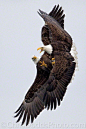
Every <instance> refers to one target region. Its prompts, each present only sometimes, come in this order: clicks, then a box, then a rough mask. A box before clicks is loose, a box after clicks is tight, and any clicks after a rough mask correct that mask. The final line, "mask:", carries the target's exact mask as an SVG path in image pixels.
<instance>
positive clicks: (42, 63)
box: [39, 61, 47, 67]
mask: <svg viewBox="0 0 86 129" xmlns="http://www.w3.org/2000/svg"><path fill="white" fill-rule="evenodd" d="M39 63H41V65H40V66H45V67H47V64H45V62H44V61H43V62H41V61H40V62H39Z"/></svg>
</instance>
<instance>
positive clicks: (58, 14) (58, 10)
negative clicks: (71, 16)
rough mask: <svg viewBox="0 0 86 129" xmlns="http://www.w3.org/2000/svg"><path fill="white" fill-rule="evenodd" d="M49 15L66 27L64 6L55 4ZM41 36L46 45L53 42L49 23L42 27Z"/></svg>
mask: <svg viewBox="0 0 86 129" xmlns="http://www.w3.org/2000/svg"><path fill="white" fill-rule="evenodd" d="M48 15H49V16H51V17H53V18H54V19H55V20H56V21H57V22H58V23H59V25H60V26H61V27H62V28H63V29H64V17H65V14H63V10H62V7H59V5H58V6H56V5H55V6H54V8H53V9H52V11H51V12H50V13H49V14H48ZM41 38H42V42H43V44H44V45H48V44H50V43H51V39H50V32H49V27H48V25H44V26H43V27H42V32H41Z"/></svg>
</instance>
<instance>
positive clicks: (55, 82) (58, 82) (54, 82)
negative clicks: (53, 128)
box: [43, 55, 76, 110]
mask: <svg viewBox="0 0 86 129" xmlns="http://www.w3.org/2000/svg"><path fill="white" fill-rule="evenodd" d="M56 56H58V55H56ZM58 57H59V58H57V59H58V60H57V59H56V57H55V59H56V63H55V65H54V67H53V69H52V71H51V74H50V76H49V79H48V80H47V83H45V84H44V87H45V88H46V93H45V96H44V98H43V100H44V103H45V107H46V108H47V109H51V110H52V109H53V108H54V109H55V108H56V106H57V104H56V102H57V101H58V106H59V105H60V102H61V101H62V100H63V97H64V94H65V92H66V90H67V86H68V84H69V83H70V81H71V78H72V75H73V73H74V70H75V65H76V63H75V62H71V61H70V60H67V59H65V58H64V56H63V57H61V56H60V55H59V56H58ZM69 62H70V63H69Z"/></svg>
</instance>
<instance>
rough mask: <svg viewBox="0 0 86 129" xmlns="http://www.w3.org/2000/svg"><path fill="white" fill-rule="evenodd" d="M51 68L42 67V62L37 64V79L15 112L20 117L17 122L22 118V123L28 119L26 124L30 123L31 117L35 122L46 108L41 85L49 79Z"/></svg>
mask: <svg viewBox="0 0 86 129" xmlns="http://www.w3.org/2000/svg"><path fill="white" fill-rule="evenodd" d="M49 74H50V72H49V69H47V68H45V67H40V64H39V63H38V64H37V76H36V79H35V81H34V83H33V85H32V86H31V88H30V89H29V90H28V92H27V94H26V96H25V99H24V101H23V102H22V104H21V105H20V107H19V108H18V110H17V111H16V112H15V113H16V115H15V117H18V120H17V122H19V121H20V119H21V118H22V117H23V119H22V125H23V124H24V122H25V121H26V126H27V125H28V124H29V120H30V118H31V122H33V120H34V118H36V117H37V116H38V115H39V113H40V112H41V111H42V110H43V109H44V103H43V97H44V93H43V92H42V89H41V91H40V88H41V86H42V85H43V84H44V83H45V82H46V81H47V79H48V77H49Z"/></svg>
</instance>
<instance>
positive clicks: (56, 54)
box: [15, 5, 76, 126]
mask: <svg viewBox="0 0 86 129" xmlns="http://www.w3.org/2000/svg"><path fill="white" fill-rule="evenodd" d="M38 14H39V15H40V16H41V17H42V18H43V20H44V21H45V25H44V26H43V27H42V32H41V37H42V42H43V44H44V46H42V47H39V48H38V49H37V50H41V51H40V52H42V51H44V54H43V55H42V57H41V58H37V57H36V56H34V57H32V60H33V61H34V63H35V64H36V68H37V75H36V78H35V81H34V83H33V84H32V86H31V87H30V89H29V90H28V91H27V93H26V95H25V98H24V100H23V102H22V104H21V105H20V107H19V108H18V109H17V111H16V112H15V113H16V115H15V117H18V120H17V122H19V121H20V119H21V118H22V116H23V119H22V125H23V124H24V122H25V121H26V126H27V125H28V124H29V120H30V119H31V122H33V121H34V118H36V117H37V116H38V115H39V114H40V112H41V111H42V110H43V109H44V108H46V109H47V110H48V109H51V110H52V109H56V107H57V105H58V106H59V105H60V103H61V101H62V100H63V97H64V94H65V92H66V90H67V86H68V84H69V83H70V81H71V78H72V76H73V73H74V71H75V67H76V62H75V59H74V57H73V56H72V55H71V52H70V51H71V48H72V44H73V41H72V38H71V36H70V35H69V34H68V33H67V32H66V31H65V30H64V17H65V15H64V14H63V10H62V7H59V5H58V6H56V5H55V6H54V8H53V9H52V11H51V12H50V13H49V14H47V13H46V12H43V11H41V10H39V12H38Z"/></svg>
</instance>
